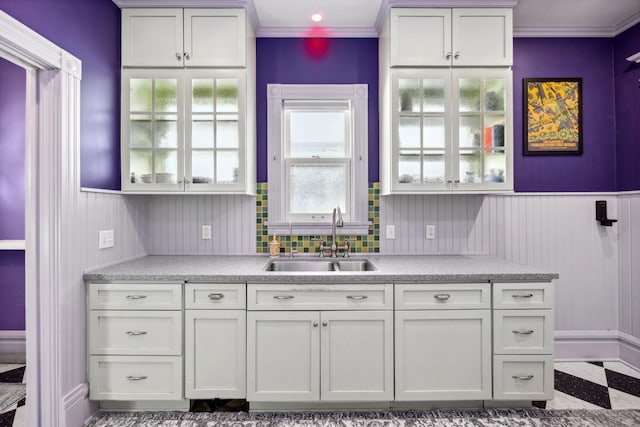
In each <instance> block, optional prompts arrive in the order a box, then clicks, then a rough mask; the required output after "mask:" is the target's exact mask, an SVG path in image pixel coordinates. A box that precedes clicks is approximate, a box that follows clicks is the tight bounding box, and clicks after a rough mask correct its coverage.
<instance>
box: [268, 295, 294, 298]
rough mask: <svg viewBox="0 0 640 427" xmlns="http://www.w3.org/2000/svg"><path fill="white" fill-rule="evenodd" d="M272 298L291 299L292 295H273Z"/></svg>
mask: <svg viewBox="0 0 640 427" xmlns="http://www.w3.org/2000/svg"><path fill="white" fill-rule="evenodd" d="M273 298H274V299H293V295H274V296H273Z"/></svg>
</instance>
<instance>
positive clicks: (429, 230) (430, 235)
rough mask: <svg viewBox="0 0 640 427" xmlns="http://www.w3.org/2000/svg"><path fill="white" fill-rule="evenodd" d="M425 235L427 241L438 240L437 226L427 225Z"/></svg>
mask: <svg viewBox="0 0 640 427" xmlns="http://www.w3.org/2000/svg"><path fill="white" fill-rule="evenodd" d="M425 229H426V231H425V235H424V238H425V239H427V240H433V239H435V238H436V226H435V225H433V224H427V226H426V227H425Z"/></svg>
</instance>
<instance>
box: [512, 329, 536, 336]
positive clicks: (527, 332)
mask: <svg viewBox="0 0 640 427" xmlns="http://www.w3.org/2000/svg"><path fill="white" fill-rule="evenodd" d="M511 332H513V333H514V334H516V335H531V334H532V333H533V330H532V329H520V330H519V331H511Z"/></svg>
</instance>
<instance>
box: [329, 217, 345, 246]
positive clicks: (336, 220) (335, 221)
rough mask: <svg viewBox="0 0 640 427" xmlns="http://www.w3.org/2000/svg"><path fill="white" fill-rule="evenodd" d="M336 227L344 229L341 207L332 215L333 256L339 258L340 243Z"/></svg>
mask: <svg viewBox="0 0 640 427" xmlns="http://www.w3.org/2000/svg"><path fill="white" fill-rule="evenodd" d="M336 227H344V221H343V220H342V211H341V210H340V206H337V207H335V208H334V209H333V213H332V214H331V256H337V250H338V242H337V241H336Z"/></svg>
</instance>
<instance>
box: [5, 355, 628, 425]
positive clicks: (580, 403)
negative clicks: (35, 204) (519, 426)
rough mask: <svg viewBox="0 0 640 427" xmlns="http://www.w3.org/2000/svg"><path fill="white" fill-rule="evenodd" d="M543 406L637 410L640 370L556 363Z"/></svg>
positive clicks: (14, 374) (13, 373)
mask: <svg viewBox="0 0 640 427" xmlns="http://www.w3.org/2000/svg"><path fill="white" fill-rule="evenodd" d="M24 372H25V365H20V364H0V382H24V378H25V377H24V375H25V374H24ZM533 404H534V406H536V407H538V408H544V409H603V408H605V409H640V372H639V371H637V370H635V369H633V368H631V367H629V366H627V365H625V364H624V363H621V362H556V364H555V396H554V399H553V400H551V401H541V402H533ZM24 405H25V401H24V400H22V401H21V402H19V403H18V404H17V405H16V407H14V408H10V409H9V411H7V412H5V413H3V414H0V427H24Z"/></svg>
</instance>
